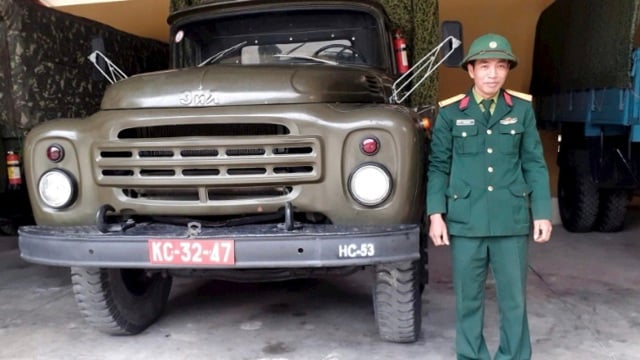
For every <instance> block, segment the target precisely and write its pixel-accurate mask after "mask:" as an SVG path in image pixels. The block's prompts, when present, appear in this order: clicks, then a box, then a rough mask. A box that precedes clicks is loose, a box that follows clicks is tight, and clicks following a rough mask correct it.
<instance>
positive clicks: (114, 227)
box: [96, 204, 136, 234]
mask: <svg viewBox="0 0 640 360" xmlns="http://www.w3.org/2000/svg"><path fill="white" fill-rule="evenodd" d="M115 211H116V209H114V208H113V206H111V205H109V204H105V205H102V206H100V208H99V209H98V213H97V214H96V225H97V226H98V230H99V231H100V232H101V233H103V234H106V233H109V232H122V231H125V230H127V229H130V228H132V227H134V226H136V222H135V221H134V220H133V219H126V220H125V221H122V222H120V223H115V224H110V223H109V222H108V220H107V213H110V212H115Z"/></svg>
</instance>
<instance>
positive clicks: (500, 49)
mask: <svg viewBox="0 0 640 360" xmlns="http://www.w3.org/2000/svg"><path fill="white" fill-rule="evenodd" d="M478 59H504V60H508V61H509V63H510V64H511V68H512V69H513V68H514V67H516V65H518V59H517V58H516V56H515V55H513V51H511V44H509V41H508V40H507V39H505V37H504V36H500V35H498V34H485V35H482V36H480V37H479V38H477V39H475V40H474V41H473V42H472V43H471V46H470V47H469V53H468V54H467V57H465V58H464V60H462V63H461V64H460V66H462V69H463V70H467V64H468V63H469V62H471V61H474V60H478Z"/></svg>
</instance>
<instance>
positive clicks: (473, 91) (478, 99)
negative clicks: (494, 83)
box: [471, 86, 500, 104]
mask: <svg viewBox="0 0 640 360" xmlns="http://www.w3.org/2000/svg"><path fill="white" fill-rule="evenodd" d="M471 93H472V94H473V98H474V100H475V101H476V103H477V104H480V102H481V101H482V100H484V98H483V97H482V96H480V94H478V92H477V91H476V87H475V86H474V87H472V88H471ZM499 95H500V91H498V92H497V93H496V94H495V95H493V96H492V97H490V98H488V99H487V100H489V99H491V100H493V103H494V104H497V103H498V96H499Z"/></svg>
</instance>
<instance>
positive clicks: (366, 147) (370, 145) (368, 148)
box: [360, 137, 380, 156]
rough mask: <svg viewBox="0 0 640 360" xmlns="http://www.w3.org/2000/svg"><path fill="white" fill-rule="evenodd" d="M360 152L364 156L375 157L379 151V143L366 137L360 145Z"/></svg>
mask: <svg viewBox="0 0 640 360" xmlns="http://www.w3.org/2000/svg"><path fill="white" fill-rule="evenodd" d="M360 150H362V152H363V153H364V154H365V155H369V156H371V155H375V154H376V153H377V152H378V150H380V142H379V141H378V139H376V138H375V137H368V138H365V139H364V140H362V143H360Z"/></svg>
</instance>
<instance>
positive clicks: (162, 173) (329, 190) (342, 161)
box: [19, 0, 457, 342]
mask: <svg viewBox="0 0 640 360" xmlns="http://www.w3.org/2000/svg"><path fill="white" fill-rule="evenodd" d="M169 23H170V25H171V39H172V40H171V45H170V46H171V51H170V52H171V62H172V68H173V69H172V70H168V71H162V72H154V73H147V74H142V75H136V76H132V77H129V78H126V79H124V80H121V81H118V82H116V83H115V84H113V85H111V86H110V87H109V88H108V89H107V91H106V93H105V95H104V97H103V99H102V103H101V106H100V110H99V111H98V112H96V113H95V114H93V115H91V116H89V117H87V118H83V119H59V120H54V121H49V122H46V123H43V124H41V125H39V126H37V127H35V128H34V129H33V130H32V131H31V132H30V133H29V134H28V136H27V138H26V143H25V150H24V153H25V158H24V161H25V172H26V177H27V180H28V181H27V183H28V185H29V193H30V200H31V205H32V208H33V210H34V217H35V220H36V222H37V225H35V226H25V227H21V228H20V231H19V246H20V250H21V255H22V257H23V258H24V259H25V260H27V261H30V262H34V263H39V264H47V265H56V266H67V267H70V268H71V280H72V283H73V291H74V293H75V297H76V300H77V303H78V305H79V307H80V309H81V311H82V313H83V315H84V316H85V318H86V320H87V321H88V322H89V323H90V324H92V325H93V326H95V327H96V328H98V329H99V330H101V331H103V332H106V333H111V334H135V333H139V332H141V331H143V330H144V329H145V328H146V327H148V326H149V325H150V324H151V323H152V322H153V321H154V320H156V319H157V318H158V317H159V316H160V314H161V312H162V311H163V308H164V307H165V305H166V303H167V300H168V297H169V292H170V287H171V283H172V277H176V276H178V277H180V276H210V277H212V278H222V279H233V280H239V281H243V280H246V281H253V280H283V279H290V278H308V277H315V276H325V275H348V274H351V273H353V272H354V271H356V270H362V269H370V268H373V269H374V273H375V280H374V284H373V303H374V310H375V318H376V323H377V326H378V329H379V333H380V335H381V337H382V338H383V339H385V340H389V341H394V342H413V341H415V340H416V339H417V337H418V335H419V333H420V327H421V291H422V289H423V288H424V283H425V281H426V269H425V263H426V239H425V231H424V223H423V219H424V206H425V191H424V190H425V163H426V155H427V149H426V143H427V141H428V139H427V133H426V132H425V128H424V126H423V125H422V122H421V112H420V111H418V110H417V109H414V108H410V107H408V106H405V105H402V102H401V101H400V100H399V95H400V94H402V93H403V91H399V89H398V88H397V86H398V83H397V80H398V78H399V77H400V74H399V71H398V69H399V67H398V65H399V64H397V63H396V59H397V57H396V53H395V52H394V46H393V45H394V35H395V32H394V30H395V29H392V27H391V25H390V22H389V19H388V18H387V16H386V14H385V11H384V8H383V7H382V6H381V5H380V4H379V3H377V2H374V1H367V0H349V1H346V0H344V1H326V0H325V1H320V0H312V1H298V0H283V1H267V0H262V1H255V0H251V1H237V2H229V1H222V2H214V3H211V4H206V5H199V6H195V7H191V8H187V9H184V10H180V11H178V12H175V13H174V14H172V15H171V16H170V17H169ZM453 42H454V41H453V40H451V43H453ZM456 46H457V45H452V48H455V47H456ZM398 58H399V57H398ZM434 61H435V62H436V63H433V62H434ZM437 64H438V63H437V60H435V57H433V58H431V63H430V65H429V66H431V67H432V66H437ZM431 70H433V69H431ZM431 70H430V71H431ZM394 89H395V90H396V91H394Z"/></svg>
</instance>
